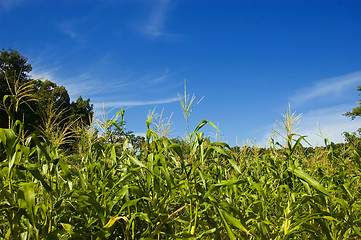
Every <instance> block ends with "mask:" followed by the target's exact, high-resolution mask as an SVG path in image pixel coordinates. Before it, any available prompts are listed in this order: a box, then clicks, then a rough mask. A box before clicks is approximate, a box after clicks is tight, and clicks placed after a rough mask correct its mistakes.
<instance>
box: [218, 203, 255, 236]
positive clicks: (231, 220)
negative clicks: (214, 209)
mask: <svg viewBox="0 0 361 240" xmlns="http://www.w3.org/2000/svg"><path fill="white" fill-rule="evenodd" d="M219 211H220V212H221V213H222V214H223V217H224V218H225V220H227V221H228V222H229V223H230V224H232V225H233V226H235V227H236V228H238V229H239V230H241V231H243V232H245V233H247V234H248V235H252V234H251V233H250V232H249V231H248V230H247V229H246V228H245V227H244V226H243V224H242V223H241V222H240V221H239V220H238V219H236V218H235V217H233V216H232V215H230V214H229V213H228V212H226V211H224V210H222V209H219Z"/></svg>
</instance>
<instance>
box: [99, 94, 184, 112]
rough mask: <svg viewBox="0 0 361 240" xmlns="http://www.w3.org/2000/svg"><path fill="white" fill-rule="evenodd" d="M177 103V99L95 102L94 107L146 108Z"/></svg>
mask: <svg viewBox="0 0 361 240" xmlns="http://www.w3.org/2000/svg"><path fill="white" fill-rule="evenodd" d="M176 101H178V98H177V97H174V98H168V99H160V100H149V101H115V102H104V103H101V102H96V103H94V107H95V108H96V109H102V108H103V106H104V107H105V108H117V107H119V108H120V107H134V106H146V105H157V104H166V103H172V102H176Z"/></svg>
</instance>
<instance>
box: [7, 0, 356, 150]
mask: <svg viewBox="0 0 361 240" xmlns="http://www.w3.org/2000/svg"><path fill="white" fill-rule="evenodd" d="M360 13H361V1H358V0H354V1H352V0H349V1H347V0H343V1H336V0H329V1H321V0H314V1H306V0H303V1H302V0H294V1H285V0H284V1H283V0H274V1H273V0H268V1H266V0H264V1H262V0H254V1H251V0H239V1H231V0H229V1H216V0H208V1H205V0H194V1H187V0H173V1H172V0H118V1H116V0H103V1H100V0H98V1H97V0H62V1H60V0H47V1H45V0H28V1H25V0H1V1H0V47H1V48H4V49H7V48H9V47H10V48H13V49H16V50H18V51H19V52H20V53H21V54H23V55H24V56H26V57H27V58H28V59H29V62H30V63H31V64H32V66H33V71H32V76H33V77H34V78H36V77H46V78H47V79H49V80H51V81H54V82H56V83H57V84H59V85H63V86H65V87H66V88H67V90H68V92H69V94H70V96H71V98H72V100H76V98H77V97H78V96H79V95H81V96H82V97H83V98H90V99H91V102H92V103H93V104H94V106H95V108H96V111H97V116H99V114H101V113H102V112H103V110H102V108H103V107H102V106H103V104H104V106H105V107H106V109H105V110H106V113H107V114H108V117H111V116H113V115H114V114H115V113H116V111H118V110H120V109H121V108H125V109H126V115H125V118H126V121H127V129H128V130H132V131H134V132H135V133H138V134H144V133H145V131H146V124H145V120H146V119H147V114H148V113H149V112H150V111H152V110H153V109H154V107H156V110H155V111H156V112H157V113H159V114H160V113H161V111H162V109H164V113H163V116H165V117H167V116H170V115H171V114H172V118H171V123H172V126H171V129H172V137H177V136H179V137H184V136H185V129H186V124H185V121H184V118H183V113H182V111H181V107H180V104H179V102H178V93H183V90H184V81H185V80H186V82H187V89H188V92H189V93H190V94H192V93H194V94H195V95H196V97H197V99H200V98H201V97H204V99H203V100H202V101H201V102H200V103H199V105H198V106H197V107H196V108H195V109H194V112H193V114H192V115H191V117H190V127H191V128H194V127H195V126H196V125H197V124H198V123H199V122H200V121H201V120H203V119H206V120H209V121H211V122H213V123H214V124H216V125H218V127H219V129H220V131H221V140H223V141H225V142H228V143H229V144H231V145H235V144H236V143H238V144H240V145H241V144H242V143H243V141H247V140H249V141H250V142H252V143H255V142H256V143H257V145H260V146H264V145H265V144H266V142H267V139H268V138H269V137H270V135H271V132H272V129H273V127H274V124H275V121H280V116H281V114H282V113H284V112H285V109H286V108H287V107H288V104H289V103H290V104H291V107H292V109H293V111H296V113H297V114H301V113H302V118H301V121H300V123H299V125H298V129H297V132H298V133H300V134H303V135H307V136H308V139H309V141H310V142H311V143H313V144H318V145H321V143H322V142H323V140H322V138H321V137H319V136H318V134H319V129H321V131H322V133H323V135H324V136H325V137H328V138H329V139H330V140H331V141H335V142H340V141H342V140H343V137H342V132H343V131H349V132H351V131H355V130H356V129H358V128H359V127H361V124H360V123H361V120H360V119H355V120H354V121H351V120H350V119H349V118H346V117H344V116H342V114H343V113H345V112H346V111H349V110H351V109H352V108H353V107H355V106H357V104H358V99H359V96H358V92H357V91H356V87H357V86H358V85H361V57H360V56H361V44H360V43H361V14H360ZM203 131H204V132H205V134H206V135H208V136H210V137H211V138H213V140H214V136H215V134H216V131H215V130H214V129H212V128H211V127H207V128H204V129H203Z"/></svg>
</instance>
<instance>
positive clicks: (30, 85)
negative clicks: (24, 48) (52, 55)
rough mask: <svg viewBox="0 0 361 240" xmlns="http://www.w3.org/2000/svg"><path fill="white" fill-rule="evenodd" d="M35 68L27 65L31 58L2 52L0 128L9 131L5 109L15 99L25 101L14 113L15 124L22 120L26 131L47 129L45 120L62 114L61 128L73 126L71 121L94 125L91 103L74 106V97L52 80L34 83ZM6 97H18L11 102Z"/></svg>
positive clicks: (58, 119) (12, 52) (82, 101)
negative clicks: (72, 98)
mask: <svg viewBox="0 0 361 240" xmlns="http://www.w3.org/2000/svg"><path fill="white" fill-rule="evenodd" d="M31 70H32V67H31V65H30V64H29V63H27V58H25V57H24V56H22V55H21V54H20V53H19V52H17V51H16V50H12V49H9V51H5V50H3V51H1V55H0V100H1V102H0V127H2V128H7V127H9V123H8V122H9V121H8V114H7V113H6V111H5V108H8V107H9V106H11V104H12V102H11V101H12V100H11V99H15V100H16V101H20V100H22V102H21V103H24V104H21V105H19V106H18V107H17V108H16V109H15V110H14V111H13V112H14V114H13V118H14V119H13V120H21V121H22V122H23V123H24V125H25V128H26V129H27V130H29V131H33V130H34V129H36V128H41V127H43V128H44V126H43V125H42V124H43V122H44V121H43V119H44V116H45V117H46V116H49V114H50V111H52V114H54V113H55V114H56V113H58V114H59V115H61V116H59V117H57V118H56V119H57V121H58V122H61V124H59V127H62V126H64V125H66V124H69V122H71V121H78V120H80V121H82V122H83V123H84V124H86V125H89V124H90V120H89V119H90V118H91V117H92V115H93V105H92V104H90V99H87V100H83V99H82V97H81V96H80V97H79V98H78V99H77V101H76V102H70V97H69V94H68V92H67V90H66V89H65V87H63V86H57V85H56V83H54V82H51V81H49V80H45V81H41V80H39V79H37V80H33V79H31V78H30V77H29V73H30V71H31ZM5 95H11V96H15V97H14V98H7V99H8V100H6V102H5V105H6V106H4V104H3V99H4V96H5Z"/></svg>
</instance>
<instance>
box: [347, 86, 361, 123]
mask: <svg viewBox="0 0 361 240" xmlns="http://www.w3.org/2000/svg"><path fill="white" fill-rule="evenodd" d="M357 91H361V85H360V86H358V87H357ZM345 116H347V117H351V118H352V119H355V118H356V117H358V116H361V100H359V106H357V107H355V108H354V109H352V111H351V112H347V113H345Z"/></svg>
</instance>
